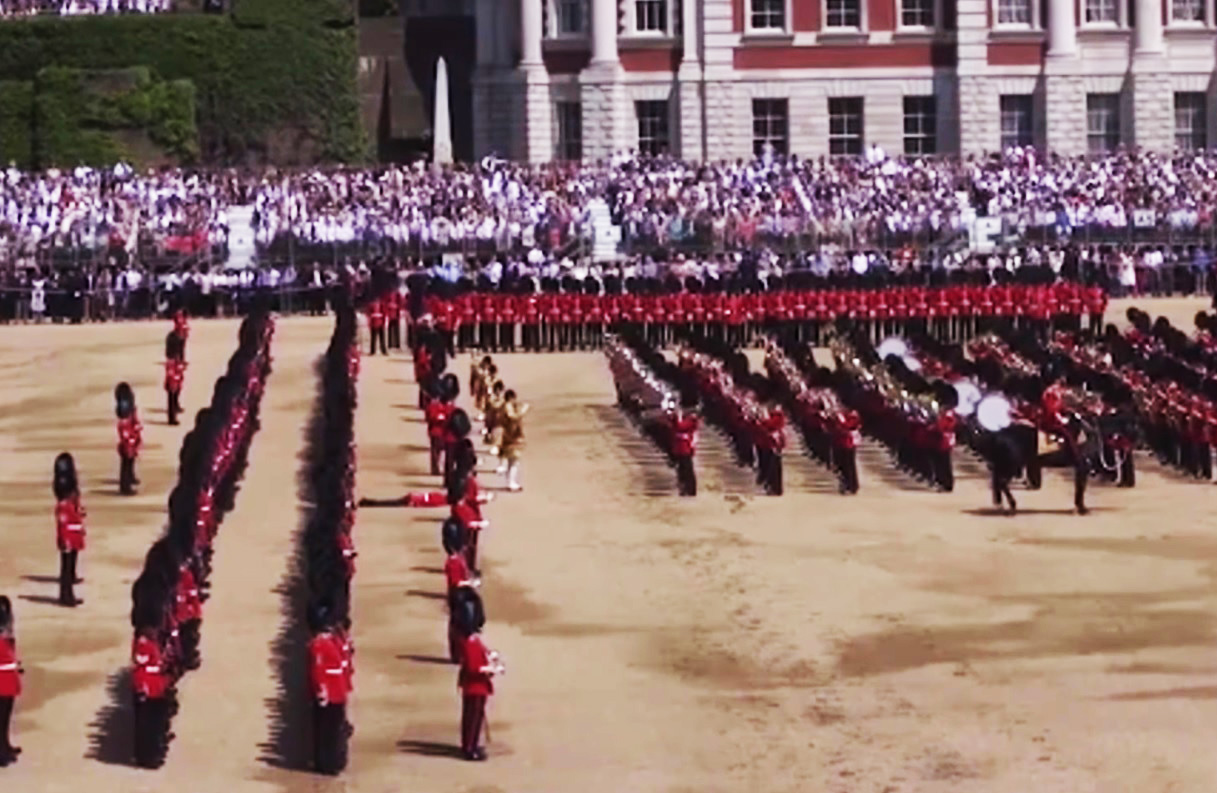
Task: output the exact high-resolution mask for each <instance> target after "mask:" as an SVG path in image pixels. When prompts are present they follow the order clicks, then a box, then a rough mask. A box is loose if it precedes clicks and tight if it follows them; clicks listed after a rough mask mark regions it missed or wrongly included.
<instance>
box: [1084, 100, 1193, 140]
mask: <svg viewBox="0 0 1217 793" xmlns="http://www.w3.org/2000/svg"><path fill="white" fill-rule="evenodd" d="M1091 96H1102V97H1115V111H1116V115H1115V118H1116V140H1115V143H1114V145H1113V146H1112V147H1111V148H1110V149H1103V150H1101V151H1099V150H1095V149H1092V148H1091V146H1090V142H1091V139H1093V138H1096V137H1099V136H1100V135H1103V136H1105V135H1106V133H1102V132H1100V133H1096V132H1094V131H1092V130H1091V128H1090V98H1091ZM1126 120H1127V119H1125V118H1124V97H1123V96H1122V95H1121V94H1120V92H1118V91H1110V92H1109V91H1102V92H1095V93H1093V94H1087V95H1086V151H1087V153H1089V154H1100V153H1110V152H1112V151H1116V150H1117V149H1119V148H1120V147H1121V146H1122V145H1124V140H1125V137H1124V136H1125V135H1126V134H1127V130H1126V129H1125V121H1126ZM1172 140H1173V139H1172Z"/></svg>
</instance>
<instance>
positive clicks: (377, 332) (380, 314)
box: [368, 298, 389, 355]
mask: <svg viewBox="0 0 1217 793" xmlns="http://www.w3.org/2000/svg"><path fill="white" fill-rule="evenodd" d="M368 331H369V333H368V335H369V336H370V337H371V346H370V348H369V349H368V355H375V354H376V343H377V342H380V354H381V355H388V354H389V351H388V350H387V349H385V307H384V305H383V304H382V303H381V301H380V300H379V299H375V298H374V299H373V300H372V301H371V302H369V303H368Z"/></svg>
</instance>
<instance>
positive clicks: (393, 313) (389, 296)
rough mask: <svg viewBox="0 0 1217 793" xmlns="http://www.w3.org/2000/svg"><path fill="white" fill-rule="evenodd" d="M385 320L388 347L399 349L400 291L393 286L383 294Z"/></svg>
mask: <svg viewBox="0 0 1217 793" xmlns="http://www.w3.org/2000/svg"><path fill="white" fill-rule="evenodd" d="M384 302H385V322H386V323H387V325H388V328H389V349H391V350H400V349H401V310H402V297H401V292H398V291H397V288H396V287H394V288H393V289H391V290H390V291H389V292H387V293H386V294H385V297H384Z"/></svg>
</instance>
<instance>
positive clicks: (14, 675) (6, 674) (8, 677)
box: [0, 636, 21, 697]
mask: <svg viewBox="0 0 1217 793" xmlns="http://www.w3.org/2000/svg"><path fill="white" fill-rule="evenodd" d="M20 694H21V670H20V667H19V665H18V663H17V644H16V642H14V641H13V640H12V639H10V638H8V637H7V636H0V697H16V696H19V695H20Z"/></svg>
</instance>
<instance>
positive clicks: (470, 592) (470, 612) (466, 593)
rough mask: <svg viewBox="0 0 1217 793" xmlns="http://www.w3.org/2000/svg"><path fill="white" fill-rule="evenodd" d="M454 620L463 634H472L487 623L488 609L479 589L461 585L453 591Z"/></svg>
mask: <svg viewBox="0 0 1217 793" xmlns="http://www.w3.org/2000/svg"><path fill="white" fill-rule="evenodd" d="M452 622H453V624H454V625H455V626H456V629H457V631H459V632H460V633H461V635H463V636H472V635H473V634H475V633H477V632H478V631H480V630H481V629H482V626H484V625H485V624H486V611H485V609H484V608H483V606H482V598H481V596H480V595H478V593H477V590H475V589H471V588H469V587H461V588H460V589H458V590H456V591H455V592H453V593H452Z"/></svg>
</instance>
